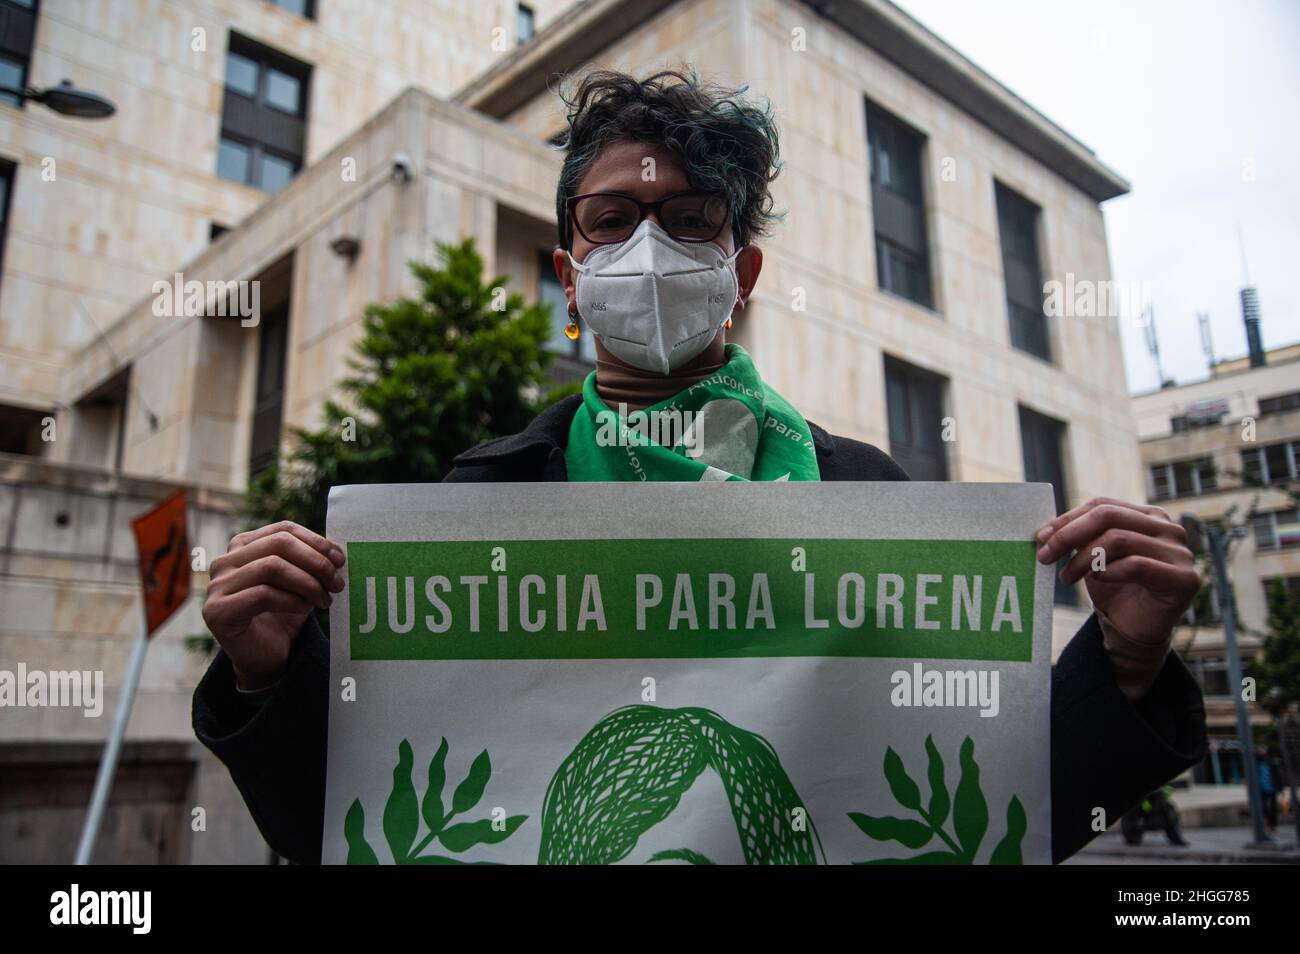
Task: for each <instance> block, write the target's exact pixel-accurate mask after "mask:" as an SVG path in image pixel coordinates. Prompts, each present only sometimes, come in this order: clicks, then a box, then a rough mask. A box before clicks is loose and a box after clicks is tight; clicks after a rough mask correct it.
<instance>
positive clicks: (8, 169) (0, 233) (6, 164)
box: [0, 156, 18, 282]
mask: <svg viewBox="0 0 1300 954" xmlns="http://www.w3.org/2000/svg"><path fill="white" fill-rule="evenodd" d="M0 179H2V180H3V181H4V195H0V276H3V275H4V267H5V247H6V246H7V245H8V242H9V212H10V210H11V209H12V208H13V198H14V186H15V185H16V184H17V182H18V163H17V162H14V161H13V160H12V159H6V158H5V157H3V156H0ZM2 281H3V278H2V277H0V282H2Z"/></svg>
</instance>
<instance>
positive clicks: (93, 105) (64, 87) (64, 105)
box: [0, 80, 117, 119]
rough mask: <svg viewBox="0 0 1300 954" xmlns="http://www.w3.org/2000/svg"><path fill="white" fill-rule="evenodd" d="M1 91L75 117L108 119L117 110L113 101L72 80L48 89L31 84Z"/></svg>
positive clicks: (1, 87) (3, 88)
mask: <svg viewBox="0 0 1300 954" xmlns="http://www.w3.org/2000/svg"><path fill="white" fill-rule="evenodd" d="M0 93H7V94H8V95H10V96H16V97H18V100H19V101H20V102H22V101H25V100H31V101H32V102H33V103H40V104H41V105H42V106H44V107H46V108H47V109H52V110H54V111H55V112H56V113H58V114H60V115H62V116H70V117H72V118H73V119H107V118H108V117H109V116H112V115H113V114H114V113H115V112H117V107H116V106H114V105H113V103H112V102H111V101H109V100H107V99H105V98H104V97H103V96H100V95H99V94H98V93H90V92H87V91H86V90H84V89H77V87H75V86H73V85H72V81H71V80H64V81H63V82H62V83H60V84H59V85H58V86H51V87H49V88H48V89H35V88H34V87H30V86H29V87H27V88H26V89H15V88H13V87H11V86H0Z"/></svg>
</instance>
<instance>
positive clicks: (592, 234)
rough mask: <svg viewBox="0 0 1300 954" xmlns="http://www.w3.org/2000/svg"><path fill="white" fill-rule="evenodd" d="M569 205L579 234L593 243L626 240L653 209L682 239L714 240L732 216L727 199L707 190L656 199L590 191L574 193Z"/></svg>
mask: <svg viewBox="0 0 1300 954" xmlns="http://www.w3.org/2000/svg"><path fill="white" fill-rule="evenodd" d="M566 206H567V207H568V212H569V219H570V220H571V221H572V222H573V224H574V225H575V226H576V227H577V229H578V234H580V235H581V236H582V237H583V238H585V239H586V240H587V241H588V242H590V243H591V244H592V245H610V244H612V243H614V242H625V241H627V240H628V239H629V238H630V237H631V235H632V233H633V232H635V231H636V229H637V226H638V225H640V224H641V223H642V222H643V221H645V218H646V216H647V215H649V214H650V213H651V212H653V213H654V214H655V218H657V219H658V220H659V225H660V226H662V228H663V230H664V231H665V232H667V233H668V234H669V235H671V236H672V237H673V238H675V239H677V241H679V242H711V241H713V240H714V239H715V238H717V237H718V235H719V234H720V233H721V232H722V229H723V226H725V225H726V224H727V221H728V220H729V219H730V217H731V213H730V210H729V208H728V206H727V200H726V199H724V198H723V197H722V196H720V195H713V194H710V193H707V192H678V193H676V194H674V195H670V196H665V197H664V198H662V199H659V200H658V201H657V202H641V201H638V200H637V199H634V198H632V197H631V196H630V195H623V194H621V193H618V192H588V193H586V194H584V195H575V196H571V197H570V198H569V200H568V202H567V203H566ZM570 238H572V236H570Z"/></svg>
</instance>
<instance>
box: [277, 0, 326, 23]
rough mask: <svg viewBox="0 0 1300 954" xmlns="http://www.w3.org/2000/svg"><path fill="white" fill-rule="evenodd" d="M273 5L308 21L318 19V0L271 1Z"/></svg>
mask: <svg viewBox="0 0 1300 954" xmlns="http://www.w3.org/2000/svg"><path fill="white" fill-rule="evenodd" d="M271 3H273V4H275V5H276V6H277V7H280V8H281V9H282V10H288V11H289V12H290V13H296V14H297V15H298V16H300V17H306V18H307V19H308V20H313V19H315V18H316V0H271Z"/></svg>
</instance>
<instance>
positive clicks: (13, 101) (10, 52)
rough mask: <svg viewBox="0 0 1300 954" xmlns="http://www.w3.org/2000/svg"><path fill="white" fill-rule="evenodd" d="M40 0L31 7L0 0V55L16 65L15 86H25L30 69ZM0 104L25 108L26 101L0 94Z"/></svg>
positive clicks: (34, 1) (39, 12) (33, 1)
mask: <svg viewBox="0 0 1300 954" xmlns="http://www.w3.org/2000/svg"><path fill="white" fill-rule="evenodd" d="M40 14H41V4H40V0H32V2H31V5H30V6H25V5H23V4H19V3H14V2H10V0H0V58H2V59H5V60H8V61H10V62H11V63H14V64H15V65H16V66H18V68H19V76H18V82H17V84H16V85H17V87H18V88H19V89H26V88H27V85H28V79H29V77H30V76H31V70H32V52H33V51H34V50H35V49H36V23H37V20H38V19H39V18H40ZM0 103H6V104H8V105H10V106H12V107H14V108H15V109H24V108H25V107H26V101H25V100H23V99H20V98H18V97H16V96H11V95H8V94H5V95H3V96H0Z"/></svg>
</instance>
